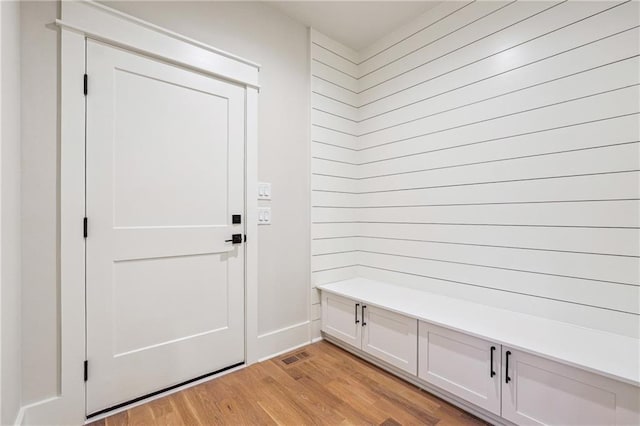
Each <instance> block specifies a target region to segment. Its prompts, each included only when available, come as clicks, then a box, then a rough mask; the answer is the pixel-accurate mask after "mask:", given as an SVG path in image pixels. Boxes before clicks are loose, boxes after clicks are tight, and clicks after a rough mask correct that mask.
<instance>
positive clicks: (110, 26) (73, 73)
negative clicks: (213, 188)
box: [21, 0, 259, 425]
mask: <svg viewBox="0 0 640 426" xmlns="http://www.w3.org/2000/svg"><path fill="white" fill-rule="evenodd" d="M62 18H63V20H61V21H57V23H58V25H59V26H60V28H61V69H60V79H61V101H60V120H61V121H60V129H61V165H60V217H61V218H60V220H61V225H60V274H61V275H60V276H61V278H60V280H61V281H60V306H59V312H60V324H59V332H60V335H61V341H60V353H59V354H58V355H59V360H60V361H59V362H60V383H59V391H58V395H54V396H53V397H52V398H48V399H46V400H43V401H38V402H36V403H34V404H30V405H27V406H24V407H22V409H21V412H22V413H23V414H22V416H23V417H22V419H21V421H22V422H23V424H47V425H69V424H83V423H84V422H85V420H86V413H85V383H84V379H83V368H82V364H83V362H84V359H85V340H86V335H85V305H84V300H85V288H84V276H85V271H84V268H85V265H84V256H85V241H84V238H83V236H82V231H81V222H82V218H83V217H84V215H85V198H84V196H85V195H84V191H85V189H84V188H85V176H84V174H85V170H84V169H85V164H84V155H85V148H84V145H85V134H84V132H85V97H84V94H83V93H82V82H81V80H82V75H83V74H84V72H85V60H86V57H85V55H86V50H85V38H86V37H89V38H96V39H98V40H101V41H103V42H106V43H109V44H111V45H116V46H120V47H123V48H126V49H128V50H132V51H134V52H139V53H143V54H145V55H148V56H152V57H156V58H160V59H162V60H165V61H168V62H173V63H176V64H179V65H181V66H183V67H186V68H189V69H193V70H196V71H199V72H205V73H207V74H210V75H213V76H216V77H221V78H223V79H225V80H227V81H231V82H235V83H241V84H242V85H243V86H244V87H245V88H246V111H245V112H246V117H245V143H246V152H245V154H246V158H245V162H246V163H245V173H246V175H245V176H246V179H245V185H246V197H247V198H246V200H245V201H246V205H245V214H246V221H245V223H246V228H245V232H246V234H247V244H246V245H245V250H246V252H245V253H246V263H245V265H246V266H245V267H246V270H245V289H246V292H245V303H246V307H247V310H246V317H245V321H246V331H245V348H246V359H245V364H246V365H250V364H252V363H254V362H256V361H257V359H258V358H259V354H258V346H257V339H258V336H257V323H258V310H257V306H258V304H257V290H258V285H257V277H258V275H257V265H258V259H257V255H258V249H257V248H258V232H257V201H256V200H257V194H256V185H257V182H258V180H257V170H258V160H257V158H258V131H257V122H258V85H257V83H258V65H257V64H254V63H252V62H249V61H247V60H244V59H241V58H238V57H236V56H234V55H231V54H229V53H226V52H223V51H220V50H218V49H215V48H212V47H210V46H207V45H204V44H202V43H200V42H196V41H194V40H191V39H189V38H186V37H183V36H180V35H179V34H176V33H173V32H171V31H168V30H165V29H162V28H160V27H158V26H156V25H153V24H150V23H147V22H144V21H141V20H139V19H137V18H133V17H130V16H127V15H125V14H123V13H121V12H117V11H114V10H111V9H110V8H108V7H106V6H103V5H99V4H97V3H94V2H92V1H87V0H85V1H64V2H62ZM89 96H91V94H89ZM215 377H219V375H217V376H215ZM212 378H213V377H212ZM147 401H148V400H147Z"/></svg>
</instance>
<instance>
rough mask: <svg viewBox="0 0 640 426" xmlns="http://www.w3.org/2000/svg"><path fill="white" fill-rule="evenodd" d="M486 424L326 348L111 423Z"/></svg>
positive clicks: (102, 423)
mask: <svg viewBox="0 0 640 426" xmlns="http://www.w3.org/2000/svg"><path fill="white" fill-rule="evenodd" d="M151 424H153V425H156V424H158V425H215V424H225V425H263V424H264V425H271V424H279V425H347V424H353V425H365V424H367V425H385V426H394V425H398V424H403V425H434V424H438V425H484V424H485V423H484V422H482V421H481V420H479V419H477V418H475V417H473V416H471V415H470V414H467V413H465V412H464V411H462V410H460V409H458V408H456V407H454V406H452V405H450V404H448V403H446V402H444V401H442V400H441V399H439V398H437V397H435V396H433V395H431V394H429V393H427V392H424V391H422V390H420V389H418V388H416V387H415V386H413V385H411V384H409V383H406V382H404V381H402V380H400V379H398V378H396V377H394V376H392V375H390V374H388V373H387V372H385V371H383V370H381V369H379V368H377V367H375V366H373V365H371V364H369V363H367V362H366V361H363V360H361V359H359V358H357V357H355V356H353V355H351V354H350V353H348V352H346V351H344V350H342V349H340V348H338V347H336V346H334V345H332V344H330V343H327V342H318V343H315V344H312V345H309V346H306V347H304V348H301V349H298V350H296V351H293V352H291V353H290V354H287V355H283V356H279V357H277V358H274V359H271V360H269V361H265V362H262V363H259V364H255V365H252V366H250V367H248V368H245V369H242V370H240V371H236V372H234V373H230V374H228V375H226V376H222V377H220V378H218V379H214V380H211V381H209V382H206V383H203V384H201V385H198V386H195V387H192V388H189V389H186V390H183V391H180V392H178V393H175V394H173V395H169V396H167V397H164V398H162V399H158V400H155V401H152V402H150V403H147V404H144V405H141V406H138V407H135V408H131V409H129V410H127V411H125V412H122V413H119V414H115V415H113V416H111V417H108V418H106V419H104V420H99V421H96V422H94V423H92V425H93V426H115V425H151Z"/></svg>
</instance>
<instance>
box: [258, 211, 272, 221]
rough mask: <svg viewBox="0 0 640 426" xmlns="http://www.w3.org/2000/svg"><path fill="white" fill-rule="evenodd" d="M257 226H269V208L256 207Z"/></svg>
mask: <svg viewBox="0 0 640 426" xmlns="http://www.w3.org/2000/svg"><path fill="white" fill-rule="evenodd" d="M258 225H271V207H258Z"/></svg>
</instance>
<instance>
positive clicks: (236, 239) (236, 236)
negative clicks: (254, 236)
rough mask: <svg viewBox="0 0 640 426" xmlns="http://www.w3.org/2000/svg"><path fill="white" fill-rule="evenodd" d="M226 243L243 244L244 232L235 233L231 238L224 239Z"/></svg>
mask: <svg viewBox="0 0 640 426" xmlns="http://www.w3.org/2000/svg"><path fill="white" fill-rule="evenodd" d="M224 242H225V243H233V244H241V243H242V234H233V235H232V236H231V239H230V240H224Z"/></svg>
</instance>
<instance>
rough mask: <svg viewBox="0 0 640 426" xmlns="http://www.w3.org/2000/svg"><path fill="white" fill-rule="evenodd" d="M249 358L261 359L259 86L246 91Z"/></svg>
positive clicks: (255, 360) (247, 351) (252, 359)
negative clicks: (259, 352)
mask: <svg viewBox="0 0 640 426" xmlns="http://www.w3.org/2000/svg"><path fill="white" fill-rule="evenodd" d="M246 108H247V110H246V117H245V119H246V129H247V130H246V132H247V133H246V141H245V143H246V146H245V160H244V161H245V167H246V175H245V194H246V200H245V209H246V210H245V211H246V220H245V232H246V235H247V242H246V243H245V252H244V253H245V254H244V255H245V268H246V269H245V275H244V280H245V312H246V317H245V318H246V321H245V330H246V331H245V336H246V344H245V354H246V357H245V362H246V363H247V365H251V364H253V363H255V362H257V361H258V358H259V355H258V90H257V89H255V88H252V87H247V91H246Z"/></svg>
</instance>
